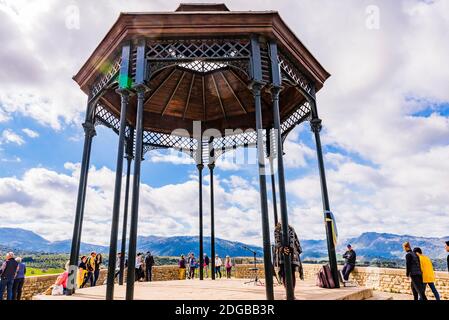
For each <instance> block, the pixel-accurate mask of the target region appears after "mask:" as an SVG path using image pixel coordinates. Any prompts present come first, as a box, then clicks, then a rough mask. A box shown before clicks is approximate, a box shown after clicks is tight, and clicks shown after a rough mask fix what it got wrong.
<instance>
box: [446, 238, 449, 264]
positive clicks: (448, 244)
mask: <svg viewBox="0 0 449 320" xmlns="http://www.w3.org/2000/svg"><path fill="white" fill-rule="evenodd" d="M446 252H449V241H446ZM447 271H449V254H448V255H447Z"/></svg>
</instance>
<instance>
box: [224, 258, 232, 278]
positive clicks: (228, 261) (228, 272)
mask: <svg viewBox="0 0 449 320" xmlns="http://www.w3.org/2000/svg"><path fill="white" fill-rule="evenodd" d="M225 268H226V278H227V279H231V270H232V262H231V257H230V256H226V260H225Z"/></svg>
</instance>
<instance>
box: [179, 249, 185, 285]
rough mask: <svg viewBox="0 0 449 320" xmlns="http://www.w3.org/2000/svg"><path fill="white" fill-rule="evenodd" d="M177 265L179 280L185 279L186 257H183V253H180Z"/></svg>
mask: <svg viewBox="0 0 449 320" xmlns="http://www.w3.org/2000/svg"><path fill="white" fill-rule="evenodd" d="M178 266H179V280H185V279H186V259H185V258H184V255H183V254H181V259H179V261H178Z"/></svg>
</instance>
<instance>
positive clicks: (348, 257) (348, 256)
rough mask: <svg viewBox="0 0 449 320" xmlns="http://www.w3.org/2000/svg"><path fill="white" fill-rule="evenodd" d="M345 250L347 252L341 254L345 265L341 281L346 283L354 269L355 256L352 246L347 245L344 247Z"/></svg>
mask: <svg viewBox="0 0 449 320" xmlns="http://www.w3.org/2000/svg"><path fill="white" fill-rule="evenodd" d="M346 248H348V250H347V251H346V252H345V253H344V254H343V259H345V265H344V266H343V271H342V273H343V279H344V280H345V281H348V280H349V275H350V274H351V272H352V271H353V270H354V268H355V263H356V259H357V254H356V253H355V251H354V250H353V249H352V246H351V245H350V244H348V245H347V246H346Z"/></svg>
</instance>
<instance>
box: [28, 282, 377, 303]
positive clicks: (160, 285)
mask: <svg viewBox="0 0 449 320" xmlns="http://www.w3.org/2000/svg"><path fill="white" fill-rule="evenodd" d="M246 281H248V280H247V279H221V280H216V281H212V280H210V279H205V280H203V281H199V280H183V281H181V280H175V281H155V282H137V283H136V286H135V289H134V290H135V291H134V298H135V300H265V287H263V286H255V285H254V284H245V282H246ZM125 288H126V287H125V286H119V285H116V286H115V290H114V292H115V299H116V300H124V299H125ZM274 293H275V299H276V300H283V299H285V290H284V288H283V287H282V286H281V285H275V287H274ZM105 295H106V286H104V285H102V286H97V287H93V288H85V289H78V290H77V291H76V294H75V295H73V296H44V295H37V296H34V297H33V299H34V300H104V299H105ZM372 296H373V292H372V290H371V289H367V288H363V287H347V288H340V289H322V288H319V287H317V286H316V285H315V281H311V280H306V281H298V282H297V287H296V298H297V299H298V300H363V299H369V298H371V297H372Z"/></svg>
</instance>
